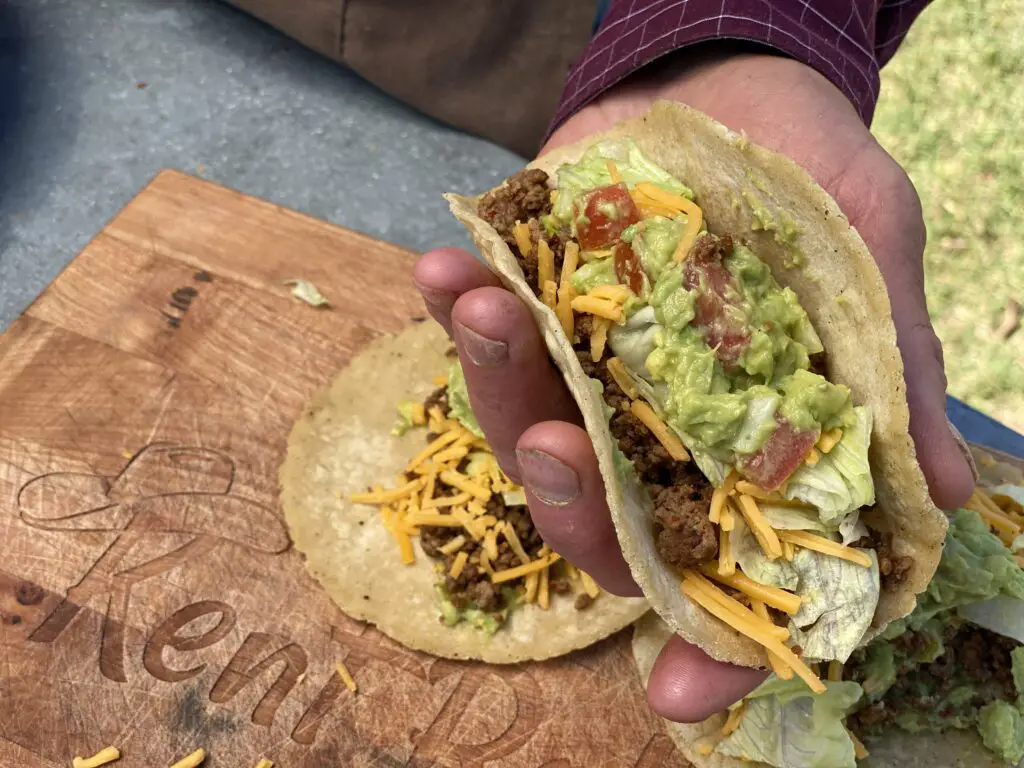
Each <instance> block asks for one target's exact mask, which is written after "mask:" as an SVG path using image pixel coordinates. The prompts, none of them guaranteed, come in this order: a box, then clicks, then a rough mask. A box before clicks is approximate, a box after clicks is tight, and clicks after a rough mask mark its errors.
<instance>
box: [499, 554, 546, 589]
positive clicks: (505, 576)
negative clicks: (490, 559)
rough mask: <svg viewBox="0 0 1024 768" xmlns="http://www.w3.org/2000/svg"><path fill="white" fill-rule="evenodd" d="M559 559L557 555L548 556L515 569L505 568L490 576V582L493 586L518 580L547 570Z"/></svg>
mask: <svg viewBox="0 0 1024 768" xmlns="http://www.w3.org/2000/svg"><path fill="white" fill-rule="evenodd" d="M560 559H561V558H560V557H559V556H558V555H550V556H549V557H546V558H541V559H539V560H533V561H531V562H529V563H527V564H526V565H517V566H516V567H515V568H506V569H505V570H503V571H495V572H494V575H493V576H491V581H492V582H493V583H495V584H501V583H502V582H505V581H512V580H513V579H518V578H520V577H521V576H526V575H528V574H531V573H534V572H536V571H543V570H544V569H545V568H547V567H548V566H550V565H552V564H553V563H555V562H557V561H558V560H560Z"/></svg>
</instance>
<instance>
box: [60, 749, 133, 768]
mask: <svg viewBox="0 0 1024 768" xmlns="http://www.w3.org/2000/svg"><path fill="white" fill-rule="evenodd" d="M120 759H121V752H120V750H118V748H117V747H105V748H104V749H101V750H100V751H99V752H97V753H96V754H95V755H93V756H92V757H76V758H75V759H74V760H72V761H71V765H72V766H73V768H100V766H101V765H107V764H108V763H112V762H114V761H115V760H120Z"/></svg>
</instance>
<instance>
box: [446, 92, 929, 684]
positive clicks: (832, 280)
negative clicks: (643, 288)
mask: <svg viewBox="0 0 1024 768" xmlns="http://www.w3.org/2000/svg"><path fill="white" fill-rule="evenodd" d="M616 138H628V139H631V140H633V141H634V142H635V143H636V144H637V145H638V146H639V148H640V149H641V150H642V152H643V153H644V155H645V156H646V157H647V158H649V159H650V160H651V161H653V162H654V163H656V164H658V165H659V166H661V167H662V168H663V169H665V170H666V171H668V172H669V173H670V174H672V175H673V176H674V177H675V178H677V179H679V180H681V181H682V182H683V183H684V184H686V185H687V186H688V187H690V188H691V189H692V190H693V191H694V193H695V196H696V200H697V203H698V204H699V205H700V207H701V208H702V210H703V213H704V218H705V221H706V222H707V226H708V229H709V231H710V232H711V233H713V234H723V235H724V234H729V235H732V236H733V237H739V238H741V239H744V240H746V241H747V242H749V243H750V245H751V247H752V249H753V250H754V251H755V252H756V253H757V255H758V257H759V258H760V259H761V260H762V261H763V262H765V263H766V264H767V265H768V266H769V268H770V269H771V271H772V273H773V275H774V277H775V279H776V280H777V281H778V282H779V283H780V284H781V285H782V286H788V287H789V288H791V289H792V290H793V291H794V292H795V293H796V295H797V297H798V298H799V300H800V303H801V305H802V306H803V307H804V309H805V310H806V311H807V314H808V316H809V317H810V319H811V321H812V323H813V324H814V327H815V329H816V331H817V333H818V335H819V337H820V338H821V341H822V342H823V344H824V348H825V350H826V352H827V355H828V374H829V376H828V378H829V380H830V381H832V382H834V383H837V384H844V385H846V386H847V387H849V388H850V390H851V392H852V394H853V401H854V403H856V404H858V405H866V406H869V407H870V409H871V411H872V414H873V417H874V424H873V429H872V434H871V449H870V460H871V468H872V477H873V480H874V484H875V490H876V498H877V505H878V509H881V510H884V515H879V516H877V519H870V518H866V520H867V522H868V524H869V525H870V526H871V527H872V528H874V529H875V530H879V531H882V532H883V533H891V534H892V536H893V550H894V552H895V554H897V555H901V556H909V557H911V558H912V559H913V562H914V565H913V567H912V568H911V570H910V572H909V573H908V574H907V578H906V579H905V580H904V581H903V582H902V583H901V584H900V585H899V586H898V587H894V588H892V589H890V590H888V591H886V590H883V592H882V594H881V596H880V600H879V603H878V607H877V611H876V613H875V619H874V624H873V626H872V628H871V629H870V630H869V631H868V633H867V635H866V636H865V638H864V642H867V640H869V639H870V638H871V637H872V636H874V635H875V634H877V633H878V632H879V631H881V629H882V628H884V627H885V625H887V624H888V623H889V622H890V621H892V620H894V619H897V618H899V617H902V616H905V615H906V614H908V613H909V612H910V611H911V610H912V609H913V607H914V599H915V595H916V594H917V593H919V592H920V591H922V590H923V589H924V588H925V586H926V585H927V583H928V581H929V579H930V578H931V575H932V573H933V572H934V571H935V568H936V566H937V564H938V562H939V557H940V553H941V548H942V542H943V538H944V535H945V531H946V525H947V523H946V519H945V516H944V515H943V514H942V513H941V512H940V511H939V510H938V509H937V508H936V507H935V505H934V504H933V503H932V501H931V500H930V498H929V495H928V489H927V485H926V482H925V478H924V475H923V473H922V472H921V469H920V466H919V465H918V462H917V458H916V453H915V450H914V445H913V442H912V440H911V438H910V435H909V425H910V415H909V411H908V409H907V401H906V384H905V382H904V378H903V363H902V360H901V358H900V353H899V350H898V349H897V346H896V330H895V326H894V325H893V321H892V313H891V307H890V304H889V299H888V294H887V292H886V287H885V283H884V281H883V279H882V275H881V273H880V272H879V270H878V267H877V265H876V264H875V262H874V260H873V259H872V257H871V254H870V253H869V252H868V250H867V247H866V246H865V244H864V242H863V241H862V240H861V238H860V236H859V235H858V233H857V232H856V230H854V229H853V227H851V226H850V224H849V222H848V221H847V219H846V218H845V216H844V215H843V214H842V212H841V211H840V210H839V207H838V206H837V204H836V203H835V201H834V200H833V199H832V198H831V197H830V196H829V195H828V194H827V193H826V192H825V191H824V190H823V189H822V188H821V187H819V186H818V185H817V184H816V183H815V182H814V181H813V180H812V179H811V178H810V176H808V174H807V173H806V172H805V171H804V170H803V169H801V168H800V167H798V166H797V165H796V164H795V163H793V162H792V161H790V160H789V159H787V158H785V157H783V156H782V155H779V154H777V153H775V152H772V151H769V150H767V149H764V148H761V147H758V146H755V145H754V144H752V143H750V142H749V141H748V140H747V138H746V137H745V136H741V135H738V134H736V133H733V132H732V131H730V130H729V129H727V128H726V127H725V126H723V125H721V124H719V123H717V122H715V121H714V120H712V119H710V118H709V117H707V116H706V115H703V114H702V113H699V112H697V111H695V110H693V109H690V108H688V107H685V106H683V105H681V104H677V103H672V102H659V103H657V104H655V105H654V106H653V107H652V108H651V110H650V111H649V112H648V113H647V114H645V115H644V116H642V117H640V118H637V119H634V120H630V121H627V122H623V123H620V124H618V125H617V126H615V127H613V128H612V129H611V130H609V131H607V132H605V133H602V134H597V135H594V136H591V137H588V138H587V139H585V140H583V141H581V142H579V143H577V144H573V145H571V146H567V147H564V148H561V149H558V150H555V151H553V152H551V153H550V154H547V155H544V156H543V157H541V158H539V159H538V160H536V161H535V162H534V163H533V164H531V166H530V167H535V168H540V169H542V170H544V171H546V172H547V173H548V174H549V175H551V176H554V174H555V171H556V169H557V168H558V167H559V166H561V165H564V164H566V163H571V162H576V161H577V160H578V159H579V158H580V157H581V156H582V155H583V154H584V152H585V151H586V150H587V149H588V148H590V147H591V146H593V145H594V144H596V143H598V142H600V141H602V140H605V139H616ZM755 191H756V192H755ZM755 194H756V198H757V199H758V200H759V201H761V203H763V208H762V209H760V210H758V211H757V212H756V213H757V214H758V216H761V217H763V216H764V215H765V213H766V212H767V215H768V216H769V217H773V218H774V220H776V221H780V220H782V221H786V220H788V221H791V222H792V223H793V225H794V226H795V229H796V231H798V232H799V233H800V235H799V239H798V241H797V244H798V246H799V248H800V249H801V251H802V253H803V254H804V255H805V256H806V264H804V265H803V266H801V267H799V268H791V267H792V254H791V250H790V248H789V247H788V245H787V244H786V243H785V242H784V238H779V239H778V240H777V239H776V236H775V235H776V234H778V233H777V232H773V231H771V229H770V228H769V229H765V228H764V225H763V218H761V219H758V218H757V217H756V216H755V211H754V210H753V209H752V207H751V205H750V204H749V203H748V202H747V201H748V200H749V199H750V198H749V196H748V195H755ZM446 197H447V199H448V201H449V203H450V207H451V210H452V212H453V214H454V215H455V216H456V217H457V218H458V219H459V221H461V222H462V223H463V224H464V225H465V227H466V228H467V229H468V230H469V232H470V234H471V235H472V237H473V240H474V241H475V243H476V245H477V247H478V248H479V249H480V252H481V254H482V255H483V257H484V258H485V259H486V261H487V263H488V264H489V265H490V267H491V269H492V270H493V271H494V272H496V273H497V274H498V275H499V276H500V278H501V280H502V281H503V283H504V284H505V286H506V287H508V288H509V289H510V290H512V291H513V292H515V293H516V295H517V296H519V298H521V299H522V300H523V302H524V303H525V304H526V305H527V306H528V307H529V308H530V310H531V312H532V313H533V315H534V318H535V319H536V322H537V325H538V327H539V328H540V330H541V332H542V334H543V337H544V339H545V341H546V343H547V346H548V349H549V351H550V354H551V357H552V359H553V360H554V362H555V364H556V365H557V366H558V368H559V370H560V371H561V372H562V374H563V376H564V378H565V381H566V383H567V385H568V387H569V389H570V390H571V391H572V393H573V395H574V397H575V399H576V401H577V403H578V404H579V407H580V410H581V412H582V414H583V417H584V420H585V423H586V427H587V430H588V432H589V433H590V435H591V437H592V438H593V441H594V446H595V450H596V453H597V456H598V460H599V462H600V467H601V472H602V475H603V477H604V480H605V486H606V491H607V500H608V506H609V508H610V510H611V514H612V517H613V520H614V523H615V527H616V530H617V532H618V536H619V541H620V544H621V546H622V550H623V553H624V555H625V558H626V560H627V562H628V563H629V566H630V569H631V570H632V573H633V577H634V579H636V581H637V583H638V584H639V585H640V586H641V588H642V589H643V591H644V594H645V595H646V596H647V597H648V599H649V600H650V602H651V605H652V607H653V608H654V609H655V610H656V611H657V612H658V614H659V615H660V616H661V617H662V619H664V620H665V621H666V622H667V623H668V624H669V626H670V627H672V629H673V630H674V631H676V632H678V633H680V634H681V635H683V636H684V637H686V638H687V639H688V640H690V641H691V642H695V643H697V644H698V645H700V646H701V647H702V648H703V649H704V650H705V651H707V652H708V653H709V654H711V655H712V656H713V657H715V658H717V659H720V660H723V661H730V662H734V663H738V664H743V665H747V666H762V667H764V666H766V664H767V654H766V653H765V652H764V649H763V648H762V647H761V646H760V645H759V644H757V643H755V642H754V641H753V640H750V639H748V638H746V637H744V636H742V635H740V634H739V633H738V632H736V631H734V630H733V629H731V628H730V627H728V626H727V625H725V624H724V623H722V622H720V621H718V620H717V619H715V618H713V617H711V616H710V615H709V614H707V613H706V612H705V611H704V610H703V609H702V608H700V607H699V606H698V605H696V604H695V603H693V602H691V601H690V599H689V598H687V597H686V596H684V595H683V594H681V593H680V590H679V574H678V573H677V572H675V571H674V570H673V569H672V568H670V567H669V566H667V565H666V564H665V563H664V562H663V561H662V559H661V558H660V557H659V554H658V552H657V550H656V546H655V537H654V533H653V531H652V524H651V514H652V505H651V503H650V501H649V500H648V499H647V498H646V494H644V493H643V492H642V491H641V489H640V488H639V487H636V484H635V483H632V482H630V481H629V480H628V479H627V480H626V481H625V482H623V481H620V479H619V476H618V475H617V473H616V471H615V467H614V463H613V442H612V441H613V438H612V436H611V433H610V431H609V428H608V426H607V422H606V418H605V416H604V412H603V402H602V400H601V397H600V396H599V395H598V394H597V393H596V392H595V391H594V389H593V388H592V387H591V386H590V383H589V381H588V379H587V377H586V376H585V375H584V373H583V371H582V368H581V367H580V365H579V362H578V360H577V358H576V355H575V353H574V351H573V348H572V341H571V340H570V339H568V338H567V337H566V335H565V333H564V331H563V330H562V327H561V325H560V323H559V321H558V318H557V317H556V316H555V313H554V312H553V311H551V310H550V309H548V308H547V307H546V306H545V305H544V304H543V303H542V302H541V301H540V299H538V297H537V296H536V295H535V294H534V293H533V291H532V290H531V289H530V287H529V285H528V284H527V282H526V280H525V278H524V275H523V271H522V269H521V267H520V265H519V263H518V262H517V260H516V257H515V255H514V254H513V253H512V251H511V250H510V249H509V247H508V246H507V245H506V243H505V242H504V241H503V240H502V238H501V237H500V236H499V235H498V233H497V232H496V231H495V230H494V229H493V228H492V227H491V226H490V224H488V223H487V222H486V221H484V220H483V219H482V218H480V217H479V216H478V215H477V205H478V202H479V200H480V198H479V197H463V196H460V195H456V194H449V195H447V196H446Z"/></svg>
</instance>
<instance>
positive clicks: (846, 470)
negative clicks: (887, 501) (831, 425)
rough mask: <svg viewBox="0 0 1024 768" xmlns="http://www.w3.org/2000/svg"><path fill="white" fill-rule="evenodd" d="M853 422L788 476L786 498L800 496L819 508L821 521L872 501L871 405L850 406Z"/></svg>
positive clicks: (832, 519) (824, 521)
mask: <svg viewBox="0 0 1024 768" xmlns="http://www.w3.org/2000/svg"><path fill="white" fill-rule="evenodd" d="M853 412H854V415H855V416H856V417H857V421H856V423H855V424H854V425H853V426H852V427H849V428H848V429H846V431H845V432H843V437H842V439H841V440H840V441H839V442H838V443H837V444H836V446H835V447H834V448H833V449H832V450H831V451H830V452H829V453H823V454H821V458H820V459H819V460H818V463H817V464H815V465H814V466H813V467H811V466H808V465H806V464H804V465H802V466H801V467H800V468H799V469H798V470H797V471H796V472H794V473H793V474H792V476H790V478H789V484H788V485H787V487H786V498H787V499H799V500H800V501H806V502H808V503H810V504H813V505H814V506H815V507H817V508H818V511H819V513H820V516H821V521H822V522H823V523H838V521H839V518H841V517H843V516H844V515H847V514H849V513H850V512H852V511H854V510H855V509H859V508H860V507H864V506H868V505H870V504H874V503H875V485H874V482H872V480H871V468H870V467H869V466H868V444H869V442H870V440H871V409H870V408H867V407H866V406H863V405H861V406H857V407H855V408H854V409H853Z"/></svg>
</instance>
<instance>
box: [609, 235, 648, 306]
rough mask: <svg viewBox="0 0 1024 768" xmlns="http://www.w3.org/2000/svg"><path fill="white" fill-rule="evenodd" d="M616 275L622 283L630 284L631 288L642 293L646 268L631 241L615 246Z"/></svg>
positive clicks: (638, 293)
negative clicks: (630, 244)
mask: <svg viewBox="0 0 1024 768" xmlns="http://www.w3.org/2000/svg"><path fill="white" fill-rule="evenodd" d="M615 276H616V277H617V278H619V282H620V283H623V284H624V285H628V286H629V290H631V291H632V292H633V293H635V294H636V295H637V296H639V295H640V291H642V290H643V287H644V268H643V265H642V264H641V263H640V258H639V257H638V256H637V255H636V254H635V253H634V252H633V249H632V248H631V247H630V246H629V243H618V244H617V245H616V246H615Z"/></svg>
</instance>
